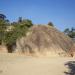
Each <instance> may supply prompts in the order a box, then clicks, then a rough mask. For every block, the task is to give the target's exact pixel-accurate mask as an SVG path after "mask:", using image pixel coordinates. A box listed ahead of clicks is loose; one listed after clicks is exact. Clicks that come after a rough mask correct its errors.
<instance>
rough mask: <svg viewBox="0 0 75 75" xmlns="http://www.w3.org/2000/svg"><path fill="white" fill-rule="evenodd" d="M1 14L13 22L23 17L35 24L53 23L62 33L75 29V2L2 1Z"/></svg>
mask: <svg viewBox="0 0 75 75" xmlns="http://www.w3.org/2000/svg"><path fill="white" fill-rule="evenodd" d="M0 13H3V14H5V15H6V16H7V19H9V20H10V21H11V22H13V21H17V20H18V17H23V18H26V19H30V20H32V22H33V23H34V24H48V22H52V23H53V24H54V25H55V27H56V28H57V29H59V30H60V31H64V29H65V28H71V27H75V0H0Z"/></svg>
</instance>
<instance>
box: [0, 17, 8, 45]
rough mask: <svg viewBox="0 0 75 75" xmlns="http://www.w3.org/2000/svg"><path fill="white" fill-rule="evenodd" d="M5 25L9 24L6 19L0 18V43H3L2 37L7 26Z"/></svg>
mask: <svg viewBox="0 0 75 75" xmlns="http://www.w3.org/2000/svg"><path fill="white" fill-rule="evenodd" d="M7 25H9V23H8V21H7V20H5V19H2V18H0V44H2V43H3V40H4V37H5V30H6V28H7Z"/></svg>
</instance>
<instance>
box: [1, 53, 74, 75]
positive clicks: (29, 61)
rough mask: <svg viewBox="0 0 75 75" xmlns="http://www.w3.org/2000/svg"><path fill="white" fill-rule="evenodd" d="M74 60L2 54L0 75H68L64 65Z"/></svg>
mask: <svg viewBox="0 0 75 75" xmlns="http://www.w3.org/2000/svg"><path fill="white" fill-rule="evenodd" d="M74 60H75V59H74V58H68V57H66V58H64V57H62V58H60V57H49V58H48V57H30V56H23V55H16V54H0V75H66V74H65V73H64V72H67V71H68V68H67V66H65V65H64V64H65V63H67V62H69V61H74Z"/></svg>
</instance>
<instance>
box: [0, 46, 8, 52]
mask: <svg viewBox="0 0 75 75" xmlns="http://www.w3.org/2000/svg"><path fill="white" fill-rule="evenodd" d="M0 53H8V50H7V48H6V46H2V45H1V46H0Z"/></svg>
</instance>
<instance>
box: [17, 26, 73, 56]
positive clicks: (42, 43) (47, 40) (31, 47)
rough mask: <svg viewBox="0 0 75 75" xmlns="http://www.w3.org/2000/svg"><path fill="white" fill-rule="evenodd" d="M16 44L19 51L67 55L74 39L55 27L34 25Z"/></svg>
mask: <svg viewBox="0 0 75 75" xmlns="http://www.w3.org/2000/svg"><path fill="white" fill-rule="evenodd" d="M16 45H17V48H16V52H18V53H26V54H40V55H48V56H50V55H58V56H59V55H60V56H65V55H66V53H67V52H68V51H69V50H70V49H71V47H72V45H73V41H72V40H71V39H70V38H69V37H68V36H66V35H65V34H64V33H62V32H60V31H58V30H57V29H56V28H54V27H51V26H44V25H37V26H36V25H34V26H33V27H32V28H30V30H29V32H28V33H27V35H26V36H25V37H22V38H21V39H18V40H17V43H16Z"/></svg>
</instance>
